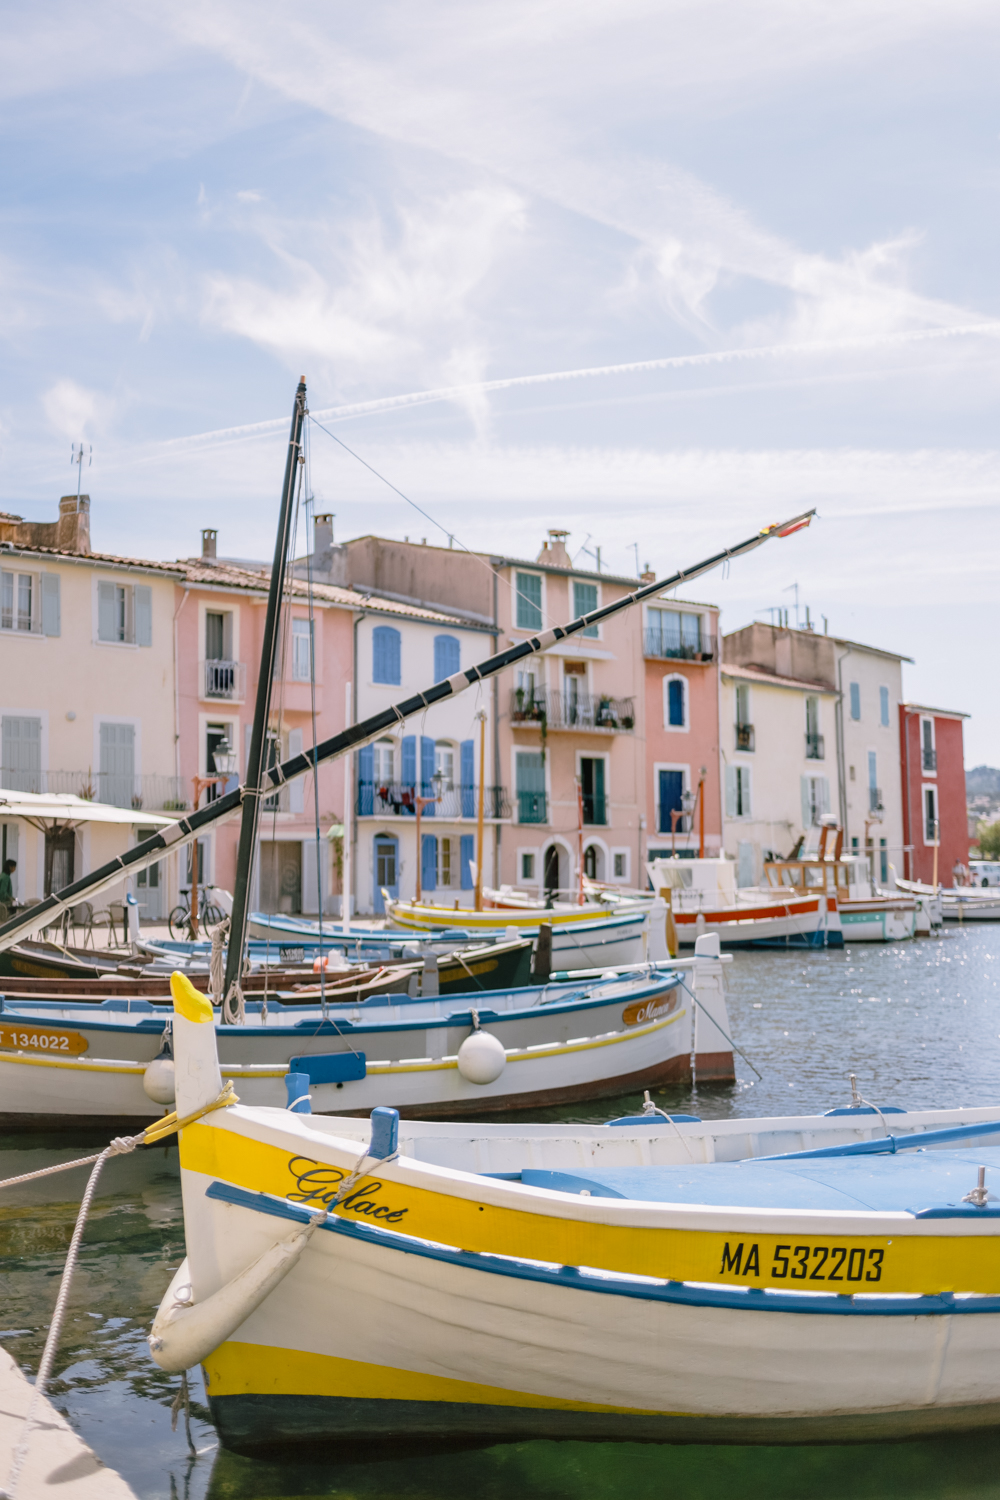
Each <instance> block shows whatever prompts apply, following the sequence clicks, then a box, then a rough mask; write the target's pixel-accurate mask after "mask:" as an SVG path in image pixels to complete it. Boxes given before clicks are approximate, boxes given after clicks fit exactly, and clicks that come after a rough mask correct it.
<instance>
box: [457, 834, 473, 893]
mask: <svg viewBox="0 0 1000 1500" xmlns="http://www.w3.org/2000/svg"><path fill="white" fill-rule="evenodd" d="M475 852H476V841H475V839H474V838H473V837H472V834H471V833H463V834H462V840H461V856H460V863H461V867H462V890H463V891H471V890H474V889H475V884H476V882H475V881H474V880H473V878H472V860H473V856H474V855H475Z"/></svg>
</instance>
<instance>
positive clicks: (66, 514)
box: [56, 495, 90, 556]
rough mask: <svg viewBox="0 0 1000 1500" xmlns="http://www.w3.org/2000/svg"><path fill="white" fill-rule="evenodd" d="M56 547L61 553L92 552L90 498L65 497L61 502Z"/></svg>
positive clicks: (84, 496) (87, 496)
mask: <svg viewBox="0 0 1000 1500" xmlns="http://www.w3.org/2000/svg"><path fill="white" fill-rule="evenodd" d="M56 546H57V547H58V548H59V550H60V551H61V552H79V553H81V554H82V555H84V556H86V555H87V554H88V553H89V552H90V496H89V495H80V496H76V495H63V496H62V498H61V499H60V501H59V520H58V522H57V523H56Z"/></svg>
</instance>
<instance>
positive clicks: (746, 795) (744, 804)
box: [738, 766, 752, 818]
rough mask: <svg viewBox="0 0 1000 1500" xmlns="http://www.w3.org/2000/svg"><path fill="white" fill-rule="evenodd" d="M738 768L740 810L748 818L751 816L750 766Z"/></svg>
mask: <svg viewBox="0 0 1000 1500" xmlns="http://www.w3.org/2000/svg"><path fill="white" fill-rule="evenodd" d="M738 770H739V774H740V790H741V792H742V796H741V797H740V811H741V813H742V814H743V816H744V817H745V818H749V817H751V816H752V813H751V811H750V767H749V766H739V767H738Z"/></svg>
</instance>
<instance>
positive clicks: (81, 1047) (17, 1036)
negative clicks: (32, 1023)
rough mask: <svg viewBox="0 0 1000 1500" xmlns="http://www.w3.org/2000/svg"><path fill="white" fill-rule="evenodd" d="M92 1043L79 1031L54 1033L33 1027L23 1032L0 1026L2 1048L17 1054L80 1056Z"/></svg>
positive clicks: (40, 1027)
mask: <svg viewBox="0 0 1000 1500" xmlns="http://www.w3.org/2000/svg"><path fill="white" fill-rule="evenodd" d="M89 1045H90V1043H89V1042H88V1041H87V1038H86V1037H85V1036H81V1034H80V1032H79V1031H52V1030H50V1029H49V1028H48V1027H42V1026H38V1027H32V1029H31V1030H30V1031H22V1030H20V1028H18V1027H16V1026H4V1025H0V1048H4V1049H5V1050H6V1051H17V1052H28V1051H31V1052H62V1053H64V1054H69V1055H70V1056H78V1055H79V1054H80V1053H81V1052H86V1050H87V1048H88V1047H89Z"/></svg>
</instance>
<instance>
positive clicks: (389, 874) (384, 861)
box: [372, 833, 399, 916]
mask: <svg viewBox="0 0 1000 1500" xmlns="http://www.w3.org/2000/svg"><path fill="white" fill-rule="evenodd" d="M374 855H375V858H374V865H375V891H374V894H373V897H372V904H373V906H374V908H375V911H376V913H377V914H378V915H379V916H385V902H384V901H383V899H382V892H383V890H386V891H388V892H389V895H390V896H391V897H392V899H393V900H394V901H395V900H398V898H399V840H398V839H396V838H392V837H391V836H390V835H389V834H385V833H379V834H376V835H375V848H374Z"/></svg>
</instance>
